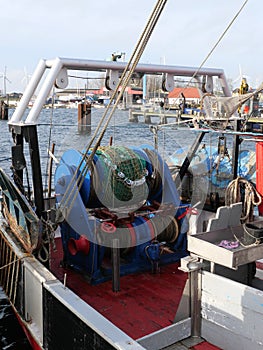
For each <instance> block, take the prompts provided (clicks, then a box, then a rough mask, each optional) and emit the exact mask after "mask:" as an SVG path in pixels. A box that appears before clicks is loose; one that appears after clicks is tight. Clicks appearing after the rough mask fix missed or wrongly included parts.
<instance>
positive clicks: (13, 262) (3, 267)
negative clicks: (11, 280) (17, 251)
mask: <svg viewBox="0 0 263 350" xmlns="http://www.w3.org/2000/svg"><path fill="white" fill-rule="evenodd" d="M28 256H29V255H27V256H22V257H21V258H17V259H15V260H13V261H11V262H10V263H8V264H5V265H3V266H1V267H0V270H3V269H5V268H6V267H8V266H10V265H13V264H15V263H17V262H18V261H20V260H22V259H25V258H27V257H28Z"/></svg>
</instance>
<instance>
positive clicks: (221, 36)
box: [182, 0, 248, 92]
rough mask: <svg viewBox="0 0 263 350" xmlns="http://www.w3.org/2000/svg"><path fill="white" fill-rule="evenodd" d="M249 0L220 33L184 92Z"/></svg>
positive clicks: (246, 0)
mask: <svg viewBox="0 0 263 350" xmlns="http://www.w3.org/2000/svg"><path fill="white" fill-rule="evenodd" d="M247 2H248V0H245V2H244V3H243V5H242V6H241V7H240V9H239V10H238V12H237V13H236V15H235V16H234V17H233V19H232V20H231V21H230V23H229V24H228V26H227V27H226V29H225V30H224V31H223V33H222V34H221V35H220V37H219V39H218V40H217V42H216V43H215V44H214V46H213V47H212V49H211V50H210V51H209V53H208V54H207V56H206V57H205V58H204V60H203V61H202V63H201V64H200V66H199V68H197V70H196V71H195V72H194V74H193V76H192V77H191V79H190V80H189V82H188V84H187V85H186V86H185V87H184V88H183V89H182V92H183V91H184V90H185V89H187V88H188V87H189V85H190V84H191V83H192V81H193V80H194V78H195V77H196V76H197V74H198V73H199V71H200V70H201V68H202V67H203V66H204V64H205V63H206V61H207V60H208V58H209V57H210V56H211V55H212V53H213V52H214V51H215V49H216V47H217V46H218V45H219V43H220V42H221V41H222V39H223V37H224V36H225V35H226V33H227V32H228V30H229V29H230V27H231V26H232V24H233V23H234V22H235V20H236V19H237V17H238V16H239V15H240V13H241V11H242V10H243V8H244V7H245V5H246V4H247Z"/></svg>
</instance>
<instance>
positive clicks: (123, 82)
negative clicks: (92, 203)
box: [58, 0, 167, 214]
mask: <svg viewBox="0 0 263 350" xmlns="http://www.w3.org/2000/svg"><path fill="white" fill-rule="evenodd" d="M166 2H167V0H158V1H157V3H156V5H155V7H154V9H153V11H152V14H151V16H150V18H149V20H148V22H147V25H146V27H145V29H144V30H143V33H142V35H141V36H140V38H139V41H138V43H137V45H136V47H135V49H134V52H133V54H132V56H131V58H130V60H129V62H128V63H127V65H126V67H125V69H124V71H123V73H122V76H121V78H120V80H119V82H118V84H117V87H116V89H115V90H114V92H113V94H112V96H111V99H110V102H109V104H108V106H107V108H106V110H105V112H104V114H103V116H102V118H101V120H100V122H99V124H98V126H97V128H96V130H95V132H94V135H93V136H92V138H91V140H90V142H89V144H88V146H87V148H86V151H85V153H84V155H83V157H82V159H81V161H80V163H79V165H78V167H77V169H76V171H75V173H74V176H73V177H72V179H71V182H70V184H69V186H68V187H67V190H66V191H65V194H64V196H63V198H62V200H61V203H60V206H59V208H58V209H60V214H61V211H62V210H63V208H66V206H67V204H68V202H69V201H70V200H71V203H72V204H71V205H73V203H74V200H75V199H76V197H77V194H78V192H77V191H76V189H77V188H78V189H79V188H81V186H82V184H83V182H84V178H85V176H86V174H87V172H88V170H89V169H90V168H91V166H92V161H93V158H94V155H95V153H96V150H97V148H98V146H99V145H100V143H101V140H102V138H103V136H104V134H105V131H106V129H107V127H108V125H109V122H110V120H111V118H112V115H113V114H114V112H115V110H116V108H117V106H118V103H119V101H120V99H121V97H122V95H123V93H124V91H125V89H126V87H127V85H128V83H129V80H130V78H131V76H132V74H133V72H134V70H135V68H136V66H137V64H138V62H139V60H140V58H141V55H142V53H143V51H144V49H145V47H146V45H147V43H148V41H149V39H150V36H151V34H152V32H153V29H154V27H155V25H156V23H157V21H158V19H159V17H160V15H161V12H162V10H163V8H164V6H165V4H166ZM119 89H121V90H120V92H119ZM116 96H117V98H116V102H115V104H114V105H113V108H112V109H111V105H112V102H113V101H114V99H115V97H116ZM110 109H111V113H110V115H109V117H108V119H107V120H106V116H107V113H108V111H109V110H110ZM105 120H106V122H105V125H104V127H103V129H102V131H101V133H100V135H99V136H98V139H97V141H96V143H95V146H94V147H93V149H92V152H91V154H90V155H88V152H89V150H90V148H91V145H92V144H93V142H94V140H95V138H96V136H97V134H98V132H99V129H100V127H101V126H102V123H103V122H104V121H105ZM87 155H88V158H87V161H86V163H85V165H84V168H83V170H82V171H81V172H80V174H79V176H78V173H79V170H80V168H81V166H82V164H83V162H84V160H85V159H86V157H87ZM77 176H78V180H79V179H80V178H81V181H78V180H77V181H75V180H76V177H77ZM72 185H73V186H72ZM68 192H70V193H69V194H68ZM73 193H75V194H74V196H73V198H72V194H73ZM61 208H62V209H61Z"/></svg>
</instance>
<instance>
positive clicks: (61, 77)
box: [55, 68, 68, 89]
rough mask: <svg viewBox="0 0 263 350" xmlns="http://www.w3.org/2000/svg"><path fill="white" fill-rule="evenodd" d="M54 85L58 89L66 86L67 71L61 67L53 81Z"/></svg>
mask: <svg viewBox="0 0 263 350" xmlns="http://www.w3.org/2000/svg"><path fill="white" fill-rule="evenodd" d="M55 86H56V88H58V89H65V88H66V87H67V86H68V71H67V69H66V68H62V69H61V71H60V72H59V74H58V76H57V79H56V81H55Z"/></svg>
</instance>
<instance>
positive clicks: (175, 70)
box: [46, 58, 224, 77]
mask: <svg viewBox="0 0 263 350" xmlns="http://www.w3.org/2000/svg"><path fill="white" fill-rule="evenodd" d="M59 59H60V60H61V62H62V64H63V66H64V67H65V68H67V69H74V70H94V71H106V70H107V69H112V70H120V71H122V70H124V69H125V68H126V66H127V62H118V61H114V62H113V61H99V60H85V59H70V58H59ZM53 64H54V60H49V61H46V65H47V67H52V66H53ZM197 69H198V68H197V67H185V66H166V65H162V64H140V63H138V64H137V66H136V68H135V70H134V71H135V72H141V73H144V74H145V73H152V74H154V73H156V74H162V73H171V74H174V75H176V74H177V75H183V76H189V77H191V76H192V75H193V74H194V73H195V72H196V70H197ZM198 75H209V76H218V77H220V76H224V70H223V69H219V68H201V69H198Z"/></svg>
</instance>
